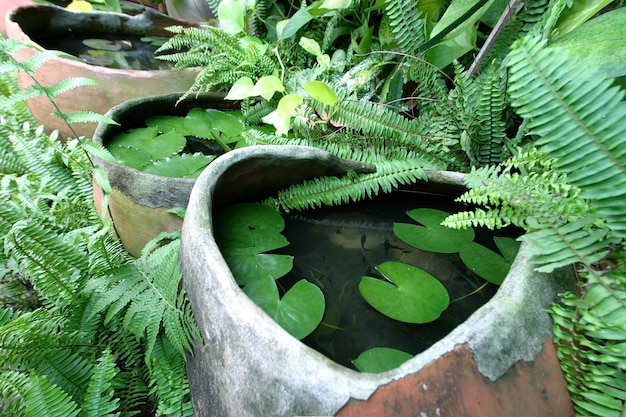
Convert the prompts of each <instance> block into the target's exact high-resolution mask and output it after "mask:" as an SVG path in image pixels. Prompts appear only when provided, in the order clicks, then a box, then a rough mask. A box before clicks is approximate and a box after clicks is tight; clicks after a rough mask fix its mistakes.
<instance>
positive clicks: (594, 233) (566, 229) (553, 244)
mask: <svg viewBox="0 0 626 417" xmlns="http://www.w3.org/2000/svg"><path fill="white" fill-rule="evenodd" d="M542 220H543V221H546V219H542ZM596 222H597V216H596V215H595V214H594V215H591V216H585V217H582V218H580V219H577V220H576V221H571V222H568V223H557V222H554V221H552V222H550V223H548V225H546V224H542V223H538V222H535V221H534V219H529V221H528V224H529V226H530V227H531V230H532V231H531V232H528V233H526V234H525V235H524V236H522V239H523V240H524V241H525V242H527V243H528V244H529V246H530V247H529V249H528V252H529V253H530V254H532V255H534V258H533V262H534V263H537V264H539V265H541V266H540V267H538V268H537V271H539V272H551V271H554V270H555V269H557V268H560V267H563V266H567V265H572V264H575V263H577V262H584V263H585V264H586V265H591V264H594V263H596V262H598V261H600V260H601V259H604V258H605V257H606V256H607V254H608V253H609V250H608V247H609V246H610V244H611V243H612V240H611V239H610V238H609V237H608V230H606V229H602V228H600V229H598V228H597V227H595V223H596ZM546 226H548V227H546Z"/></svg>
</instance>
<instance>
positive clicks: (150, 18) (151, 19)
mask: <svg viewBox="0 0 626 417" xmlns="http://www.w3.org/2000/svg"><path fill="white" fill-rule="evenodd" d="M5 1H7V0H5ZM46 9H48V10H51V11H53V12H54V13H59V14H61V15H64V16H86V17H88V18H89V17H91V18H98V17H101V18H110V17H117V18H118V19H120V20H122V21H126V22H137V23H138V24H144V25H146V24H149V25H151V26H150V27H152V26H153V25H155V24H156V20H155V19H162V20H164V21H168V24H167V26H174V25H182V26H188V27H197V25H196V24H194V23H192V22H187V21H185V20H180V19H176V18H173V17H170V16H167V15H164V14H162V13H158V12H155V11H152V10H150V9H147V10H146V11H144V12H142V13H139V14H137V15H132V16H131V15H128V14H125V13H118V12H106V11H100V10H92V11H89V12H79V11H73V10H67V9H66V8H63V7H60V6H57V5H55V4H39V3H35V4H27V5H21V6H17V7H14V8H11V9H9V12H8V13H7V15H6V16H0V18H4V19H5V23H6V24H5V26H6V28H5V31H6V32H7V37H8V38H16V39H17V40H21V41H24V42H27V43H31V44H33V45H36V46H37V47H38V48H40V49H41V50H43V51H47V50H48V49H47V48H45V47H43V46H42V45H41V44H39V43H38V42H35V41H34V40H33V39H32V38H31V36H30V35H29V34H27V33H26V32H24V30H23V29H22V25H21V23H20V22H18V21H16V20H14V19H15V18H16V16H17V15H18V14H20V13H28V12H29V11H34V12H35V11H38V10H46ZM163 26H164V27H165V22H164V24H163ZM11 27H12V28H13V29H11ZM149 30H150V29H148V31H149ZM13 32H15V33H14V34H13V35H12V36H11V35H10V34H11V33H13ZM51 59H52V60H61V61H63V62H67V64H71V65H73V66H75V67H77V68H83V69H86V70H88V71H91V72H98V73H102V74H107V75H118V76H119V75H122V76H135V77H142V76H143V77H154V76H159V75H161V76H166V75H167V74H171V73H173V72H188V73H198V72H199V71H200V69H199V68H185V69H182V70H178V69H159V70H135V69H120V68H109V67H104V66H100V65H92V64H87V63H85V62H82V61H79V60H74V59H69V58H65V57H63V56H55V57H53V58H51Z"/></svg>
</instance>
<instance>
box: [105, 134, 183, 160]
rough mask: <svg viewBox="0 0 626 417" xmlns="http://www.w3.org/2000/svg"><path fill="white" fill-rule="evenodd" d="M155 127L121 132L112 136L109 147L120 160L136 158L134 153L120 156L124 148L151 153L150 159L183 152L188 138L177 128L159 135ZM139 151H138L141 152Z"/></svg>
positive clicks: (142, 153) (143, 153)
mask: <svg viewBox="0 0 626 417" xmlns="http://www.w3.org/2000/svg"><path fill="white" fill-rule="evenodd" d="M157 133H158V132H157V129H156V128H155V127H145V128H137V129H132V130H129V131H128V132H123V133H119V134H117V135H115V136H113V137H112V138H111V140H110V141H109V143H108V144H107V148H108V149H109V150H110V151H111V153H112V154H113V156H115V157H116V158H118V159H119V160H135V158H133V157H132V155H128V154H126V155H125V156H124V157H122V156H120V154H121V153H124V150H127V151H132V150H133V149H136V150H138V151H139V152H140V153H141V155H149V159H148V161H149V160H150V159H153V160H156V159H161V158H165V157H168V156H172V155H176V154H177V153H179V152H181V151H182V150H183V149H184V147H185V145H186V143H187V140H186V139H185V137H184V136H183V135H181V134H180V133H178V132H177V131H175V130H172V131H170V132H166V133H164V134H162V135H160V136H157ZM139 152H138V153H139Z"/></svg>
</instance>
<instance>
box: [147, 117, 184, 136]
mask: <svg viewBox="0 0 626 417" xmlns="http://www.w3.org/2000/svg"><path fill="white" fill-rule="evenodd" d="M146 126H148V127H156V128H157V129H158V131H159V132H168V131H170V130H174V129H176V130H177V131H178V132H179V133H180V134H181V135H185V136H189V135H191V133H189V131H188V130H187V128H185V118H184V117H181V116H153V117H150V118H149V119H146Z"/></svg>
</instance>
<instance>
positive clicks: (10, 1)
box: [0, 0, 35, 36]
mask: <svg viewBox="0 0 626 417" xmlns="http://www.w3.org/2000/svg"><path fill="white" fill-rule="evenodd" d="M34 4H35V2H34V1H32V0H3V1H1V2H0V33H2V35H3V36H6V35H7V32H6V20H7V19H8V18H9V13H11V11H12V10H13V9H17V8H18V7H22V6H31V5H34Z"/></svg>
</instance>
